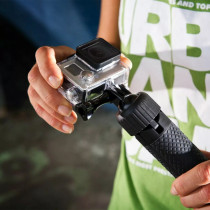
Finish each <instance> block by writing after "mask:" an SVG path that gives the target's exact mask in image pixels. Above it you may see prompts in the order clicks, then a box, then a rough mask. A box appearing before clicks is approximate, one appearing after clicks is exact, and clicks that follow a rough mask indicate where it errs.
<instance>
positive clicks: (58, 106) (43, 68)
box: [28, 46, 77, 133]
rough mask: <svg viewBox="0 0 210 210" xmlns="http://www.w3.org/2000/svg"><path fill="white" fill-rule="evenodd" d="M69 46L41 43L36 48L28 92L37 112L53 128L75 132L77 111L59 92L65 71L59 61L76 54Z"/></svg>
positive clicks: (65, 131) (64, 131) (29, 75)
mask: <svg viewBox="0 0 210 210" xmlns="http://www.w3.org/2000/svg"><path fill="white" fill-rule="evenodd" d="M74 52H75V51H74V50H73V49H71V48H69V47H65V46H59V47H41V48H39V49H38V50H37V52H36V64H35V65H34V66H33V67H32V69H31V70H30V72H29V74H28V80H29V83H30V85H29V88H28V96H29V99H30V102H31V104H32V106H33V107H34V109H35V111H36V113H37V114H38V115H39V116H40V117H41V118H43V119H44V120H45V121H46V122H47V123H48V124H49V125H51V126H52V127H53V128H55V129H57V130H59V131H61V132H63V133H71V132H72V131H73V129H74V125H73V124H74V123H75V122H76V121H77V115H76V113H75V112H74V111H72V106H71V104H70V103H69V102H68V101H67V100H66V99H65V98H64V97H63V96H62V95H61V94H60V93H59V92H58V90H57V89H58V87H60V86H61V85H62V82H63V75H62V72H61V70H60V68H59V67H58V66H57V64H56V63H57V62H59V61H61V60H63V59H65V58H67V57H68V56H70V55H72V54H73V53H74Z"/></svg>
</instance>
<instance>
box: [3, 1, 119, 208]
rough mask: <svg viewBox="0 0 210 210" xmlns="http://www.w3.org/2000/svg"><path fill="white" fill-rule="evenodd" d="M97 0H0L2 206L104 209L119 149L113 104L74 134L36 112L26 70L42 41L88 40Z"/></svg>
mask: <svg viewBox="0 0 210 210" xmlns="http://www.w3.org/2000/svg"><path fill="white" fill-rule="evenodd" d="M99 12H100V0H88V1H87V0H27V1H26V0H0V210H80V209H81V210H86V209H87V210H101V209H107V206H108V203H109V200H110V196H111V192H112V185H113V180H114V175H115V171H116V167H117V161H118V158H119V152H120V136H121V134H120V127H119V125H118V124H117V121H116V119H115V113H116V110H115V109H114V108H113V107H111V106H105V107H104V108H101V109H99V110H98V111H97V112H96V114H95V115H94V116H93V118H92V119H91V120H89V121H88V122H83V121H82V120H81V118H79V120H78V123H77V124H76V126H75V131H74V133H73V134H72V135H66V134H62V133H60V132H58V131H56V130H54V129H53V128H51V127H50V126H48V125H47V124H46V123H45V122H44V121H43V120H42V119H40V118H39V117H38V116H37V115H36V114H35V112H34V111H33V109H32V107H31V106H30V104H29V100H28V97H27V88H28V81H27V74H28V72H29V70H30V68H31V67H32V65H33V64H34V63H35V59H34V54H35V51H36V49H37V48H38V47H40V46H43V45H51V46H56V45H67V46H70V47H72V48H75V47H76V46H77V45H79V44H82V43H84V42H86V41H89V40H91V39H94V38H95V36H96V33H97V27H98V21H99Z"/></svg>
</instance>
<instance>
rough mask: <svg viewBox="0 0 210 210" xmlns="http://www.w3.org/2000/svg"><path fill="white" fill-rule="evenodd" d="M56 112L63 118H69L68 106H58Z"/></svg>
mask: <svg viewBox="0 0 210 210" xmlns="http://www.w3.org/2000/svg"><path fill="white" fill-rule="evenodd" d="M58 112H59V113H60V114H62V115H64V116H69V115H70V114H71V109H70V108H69V107H68V106H64V105H60V106H59V107H58Z"/></svg>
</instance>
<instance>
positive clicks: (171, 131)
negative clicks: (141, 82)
mask: <svg viewBox="0 0 210 210" xmlns="http://www.w3.org/2000/svg"><path fill="white" fill-rule="evenodd" d="M117 119H118V122H119V123H120V124H121V126H122V127H123V128H124V129H125V130H126V131H127V132H128V133H129V134H130V135H132V136H133V135H134V136H135V137H136V139H137V140H138V141H139V142H140V143H141V144H142V145H143V146H145V148H146V149H147V150H148V151H149V152H150V153H151V154H152V155H153V156H154V157H155V158H156V159H157V160H158V161H160V163H161V164H162V165H163V166H164V167H165V168H166V169H167V170H168V171H169V172H170V173H171V174H172V175H173V176H174V177H178V176H180V175H181V174H183V173H185V172H186V171H188V170H190V169H192V168H193V167H194V166H196V165H197V164H199V163H201V162H203V161H206V160H207V159H206V157H205V156H204V155H203V154H202V153H201V151H200V150H199V149H198V148H197V147H196V146H195V145H194V144H193V143H192V142H191V141H190V140H189V139H188V138H187V137H186V136H185V135H184V133H183V132H182V131H181V130H180V129H179V128H178V127H177V126H176V125H175V124H174V123H173V122H172V121H171V120H170V119H169V118H168V117H167V116H166V115H165V114H164V113H163V112H162V111H161V110H160V107H159V105H158V104H156V102H155V101H154V100H153V99H152V98H151V97H150V96H149V95H148V94H146V93H139V94H137V95H130V96H128V99H126V100H125V101H124V104H123V105H121V107H120V111H119V113H118V114H117Z"/></svg>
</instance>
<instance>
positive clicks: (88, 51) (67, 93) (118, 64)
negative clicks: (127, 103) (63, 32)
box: [58, 38, 130, 107]
mask: <svg viewBox="0 0 210 210" xmlns="http://www.w3.org/2000/svg"><path fill="white" fill-rule="evenodd" d="M120 55H121V52H120V51H119V50H118V49H116V48H115V47H113V46H112V45H111V44H109V43H108V42H106V41H105V40H104V39H101V38H97V39H95V40H92V41H90V42H88V43H85V44H83V45H80V46H78V47H77V49H76V53H75V54H74V55H72V56H70V57H69V58H67V59H66V60H64V61H61V62H60V63H58V66H59V67H60V69H61V70H62V72H63V75H64V82H63V85H62V87H60V88H59V92H60V93H61V94H62V95H63V96H64V97H65V98H66V99H67V100H68V101H69V102H70V103H71V104H72V105H73V106H74V107H75V106H77V105H79V104H84V103H87V102H88V101H91V100H93V99H97V98H98V97H100V96H102V95H103V93H104V91H105V90H107V89H108V88H109V87H110V86H112V85H121V84H123V85H125V86H127V83H128V74H129V70H130V69H129V68H128V66H127V65H126V64H125V63H123V62H122V61H121V60H120Z"/></svg>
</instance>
